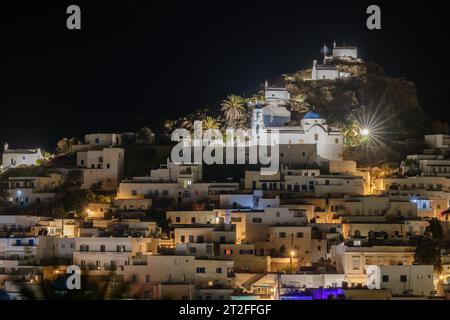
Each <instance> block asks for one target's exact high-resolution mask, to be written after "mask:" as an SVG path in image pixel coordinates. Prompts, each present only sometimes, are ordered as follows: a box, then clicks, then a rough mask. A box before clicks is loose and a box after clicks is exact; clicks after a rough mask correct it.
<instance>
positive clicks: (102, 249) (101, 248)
mask: <svg viewBox="0 0 450 320" xmlns="http://www.w3.org/2000/svg"><path fill="white" fill-rule="evenodd" d="M105 249H106V248H105V245H104V244H102V245H101V246H100V252H105Z"/></svg>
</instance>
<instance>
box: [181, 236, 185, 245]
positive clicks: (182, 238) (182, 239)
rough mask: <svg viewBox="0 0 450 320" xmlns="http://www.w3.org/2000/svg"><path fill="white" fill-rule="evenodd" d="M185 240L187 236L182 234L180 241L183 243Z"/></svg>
mask: <svg viewBox="0 0 450 320" xmlns="http://www.w3.org/2000/svg"><path fill="white" fill-rule="evenodd" d="M184 241H186V237H185V235H181V236H180V242H181V243H183V242H184Z"/></svg>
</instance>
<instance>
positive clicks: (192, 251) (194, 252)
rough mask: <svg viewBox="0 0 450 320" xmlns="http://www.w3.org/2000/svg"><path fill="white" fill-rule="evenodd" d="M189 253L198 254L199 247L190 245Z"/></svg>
mask: <svg viewBox="0 0 450 320" xmlns="http://www.w3.org/2000/svg"><path fill="white" fill-rule="evenodd" d="M189 253H192V254H196V253H197V248H196V247H190V248H189Z"/></svg>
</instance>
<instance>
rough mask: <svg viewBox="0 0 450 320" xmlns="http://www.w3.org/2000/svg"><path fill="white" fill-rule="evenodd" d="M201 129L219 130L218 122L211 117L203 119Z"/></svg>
mask: <svg viewBox="0 0 450 320" xmlns="http://www.w3.org/2000/svg"><path fill="white" fill-rule="evenodd" d="M203 127H204V128H205V129H206V130H208V129H218V128H219V122H218V121H217V120H216V119H214V118H213V117H209V116H208V117H206V118H205V119H203Z"/></svg>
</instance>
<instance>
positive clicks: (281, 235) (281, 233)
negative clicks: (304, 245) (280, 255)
mask: <svg viewBox="0 0 450 320" xmlns="http://www.w3.org/2000/svg"><path fill="white" fill-rule="evenodd" d="M278 237H280V238H286V232H280V233H279V234H278Z"/></svg>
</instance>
